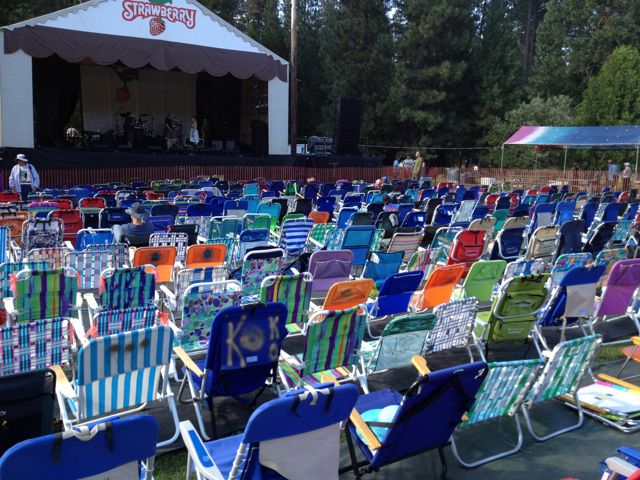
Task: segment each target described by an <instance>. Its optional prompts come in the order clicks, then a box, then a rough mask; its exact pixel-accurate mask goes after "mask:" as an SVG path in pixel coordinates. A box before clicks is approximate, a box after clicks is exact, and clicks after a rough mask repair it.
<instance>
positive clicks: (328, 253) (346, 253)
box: [309, 250, 353, 296]
mask: <svg viewBox="0 0 640 480" xmlns="http://www.w3.org/2000/svg"><path fill="white" fill-rule="evenodd" d="M352 264H353V252H352V251H351V250H318V251H317V252H314V253H313V254H312V255H311V257H310V258H309V273H311V275H313V286H312V289H311V295H312V296H313V295H314V294H316V293H317V292H327V291H328V290H329V288H330V287H331V285H333V284H334V283H336V282H343V281H345V280H349V276H350V275H351V266H352Z"/></svg>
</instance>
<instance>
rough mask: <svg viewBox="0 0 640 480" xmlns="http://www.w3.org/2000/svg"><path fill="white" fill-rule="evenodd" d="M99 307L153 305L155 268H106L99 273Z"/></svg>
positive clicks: (117, 307)
mask: <svg viewBox="0 0 640 480" xmlns="http://www.w3.org/2000/svg"><path fill="white" fill-rule="evenodd" d="M99 289H100V290H99V296H100V301H99V304H100V307H101V308H102V309H107V310H114V309H121V308H129V307H145V306H149V305H153V301H154V297H155V291H156V272H155V268H154V267H151V266H149V265H147V266H142V267H133V268H128V267H123V268H115V269H112V268H110V269H107V270H104V271H103V272H102V274H101V275H100V286H99Z"/></svg>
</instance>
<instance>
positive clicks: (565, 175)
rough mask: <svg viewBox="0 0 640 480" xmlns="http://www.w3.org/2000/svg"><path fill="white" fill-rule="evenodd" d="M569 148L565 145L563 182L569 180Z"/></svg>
mask: <svg viewBox="0 0 640 480" xmlns="http://www.w3.org/2000/svg"><path fill="white" fill-rule="evenodd" d="M568 150H569V149H568V148H567V146H566V145H565V147H564V167H563V168H562V184H563V185H564V182H565V181H566V180H567V151H568Z"/></svg>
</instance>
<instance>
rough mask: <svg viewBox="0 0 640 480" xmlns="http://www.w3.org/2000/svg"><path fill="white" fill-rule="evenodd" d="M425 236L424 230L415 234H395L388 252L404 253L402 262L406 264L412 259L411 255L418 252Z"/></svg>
mask: <svg viewBox="0 0 640 480" xmlns="http://www.w3.org/2000/svg"><path fill="white" fill-rule="evenodd" d="M423 235H424V232H423V231H422V230H419V231H417V232H415V233H409V232H406V233H404V232H396V233H394V234H393V237H391V241H390V242H389V245H388V246H387V252H388V253H393V252H402V253H403V257H402V260H403V261H404V262H406V261H408V260H409V258H411V255H413V253H414V252H415V251H416V250H418V247H419V246H420V243H421V242H422V237H423Z"/></svg>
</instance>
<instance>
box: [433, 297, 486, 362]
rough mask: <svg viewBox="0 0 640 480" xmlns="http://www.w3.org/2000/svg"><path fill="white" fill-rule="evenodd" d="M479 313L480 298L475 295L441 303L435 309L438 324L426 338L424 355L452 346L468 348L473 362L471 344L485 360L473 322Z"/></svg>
mask: <svg viewBox="0 0 640 480" xmlns="http://www.w3.org/2000/svg"><path fill="white" fill-rule="evenodd" d="M477 313H478V300H477V299H476V298H474V297H471V298H465V299H464V300H454V301H452V302H448V303H445V304H442V305H439V306H438V307H436V309H435V310H434V314H435V316H436V324H435V325H434V326H433V328H432V329H431V330H429V333H427V336H426V338H425V340H424V346H423V347H422V356H424V357H427V356H428V355H431V354H433V353H437V352H442V351H444V350H449V349H451V348H466V349H467V352H468V353H469V359H470V361H471V362H473V353H472V352H471V344H472V343H473V344H474V345H475V347H476V349H477V350H478V353H479V355H480V359H481V360H482V361H484V355H483V352H482V349H481V348H480V347H479V346H478V344H477V342H475V340H474V337H473V323H474V321H475V319H476V314H477Z"/></svg>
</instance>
